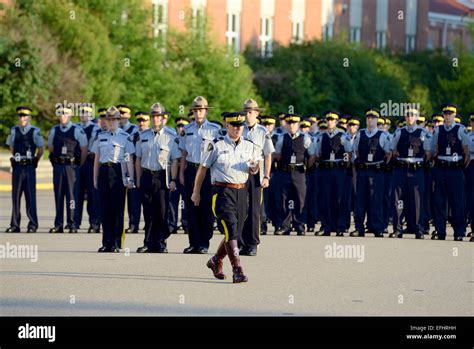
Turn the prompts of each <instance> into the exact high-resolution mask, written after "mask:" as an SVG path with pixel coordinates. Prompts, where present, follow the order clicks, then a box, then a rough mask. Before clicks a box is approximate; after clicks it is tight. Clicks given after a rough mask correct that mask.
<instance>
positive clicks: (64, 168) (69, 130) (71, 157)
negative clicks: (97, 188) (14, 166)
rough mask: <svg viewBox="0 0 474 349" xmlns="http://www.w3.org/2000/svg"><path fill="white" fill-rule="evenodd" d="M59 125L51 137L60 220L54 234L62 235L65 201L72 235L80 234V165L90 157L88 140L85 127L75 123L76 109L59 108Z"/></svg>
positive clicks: (51, 230) (57, 208) (49, 144)
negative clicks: (77, 207) (72, 118)
mask: <svg viewBox="0 0 474 349" xmlns="http://www.w3.org/2000/svg"><path fill="white" fill-rule="evenodd" d="M56 114H57V115H58V116H59V125H56V126H54V127H53V128H52V129H51V131H50V133H49V138H48V148H49V153H50V154H49V159H50V161H51V164H52V165H53V184H54V201H55V203H56V217H55V219H54V227H53V228H51V229H50V230H49V232H50V233H62V232H63V223H64V221H63V220H64V200H66V217H67V227H68V228H69V233H77V228H78V227H77V226H76V222H75V221H74V219H75V218H76V216H75V211H76V205H77V202H76V201H77V197H78V191H77V189H78V186H77V185H76V181H77V180H78V179H79V174H80V166H81V165H82V164H84V162H85V161H86V157H87V137H86V134H85V133H84V131H83V130H82V128H81V127H79V126H77V125H73V124H72V122H71V117H72V110H71V109H69V108H62V107H61V108H58V109H57V110H56Z"/></svg>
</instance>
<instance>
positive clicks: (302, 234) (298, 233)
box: [296, 230, 306, 236]
mask: <svg viewBox="0 0 474 349" xmlns="http://www.w3.org/2000/svg"><path fill="white" fill-rule="evenodd" d="M296 235H298V236H305V235H306V233H305V231H304V230H297V231H296Z"/></svg>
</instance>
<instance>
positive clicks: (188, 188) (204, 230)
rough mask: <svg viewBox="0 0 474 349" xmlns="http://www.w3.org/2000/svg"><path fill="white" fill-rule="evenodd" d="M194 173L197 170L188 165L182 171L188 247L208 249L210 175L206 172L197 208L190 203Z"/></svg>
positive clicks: (210, 217)
mask: <svg viewBox="0 0 474 349" xmlns="http://www.w3.org/2000/svg"><path fill="white" fill-rule="evenodd" d="M196 172H197V168H196V167H194V166H190V165H188V166H186V169H185V170H184V183H185V184H184V204H185V205H186V213H187V216H188V235H189V245H190V246H191V247H194V248H200V247H202V248H209V240H211V238H212V234H213V230H214V217H213V215H212V207H211V205H212V195H211V194H212V193H211V188H212V187H211V175H210V172H209V171H207V172H206V177H204V181H203V183H202V187H201V202H200V203H199V206H195V205H194V202H192V201H191V195H192V194H193V189H194V178H196ZM242 223H243V222H242Z"/></svg>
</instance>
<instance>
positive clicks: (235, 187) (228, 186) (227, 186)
mask: <svg viewBox="0 0 474 349" xmlns="http://www.w3.org/2000/svg"><path fill="white" fill-rule="evenodd" d="M214 185H215V186H218V187H224V188H232V189H243V188H245V187H246V186H247V185H246V184H245V183H242V184H234V183H224V182H214Z"/></svg>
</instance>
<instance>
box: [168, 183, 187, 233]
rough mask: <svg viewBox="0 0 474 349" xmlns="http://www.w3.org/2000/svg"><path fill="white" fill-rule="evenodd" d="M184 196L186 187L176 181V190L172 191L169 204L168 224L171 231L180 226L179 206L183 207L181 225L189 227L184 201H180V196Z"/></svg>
mask: <svg viewBox="0 0 474 349" xmlns="http://www.w3.org/2000/svg"><path fill="white" fill-rule="evenodd" d="M183 196H184V187H183V186H182V185H181V183H179V181H178V182H177V183H176V190H175V191H172V192H170V204H169V215H168V226H169V229H170V231H173V230H176V229H178V227H179V224H178V217H179V208H180V207H181V225H182V227H183V229H187V228H188V224H187V221H186V208H185V207H184V205H183V202H180V197H181V198H182V197H183Z"/></svg>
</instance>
